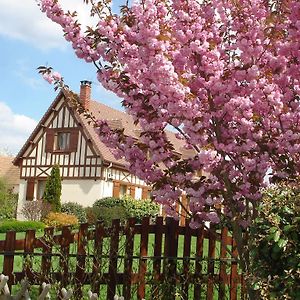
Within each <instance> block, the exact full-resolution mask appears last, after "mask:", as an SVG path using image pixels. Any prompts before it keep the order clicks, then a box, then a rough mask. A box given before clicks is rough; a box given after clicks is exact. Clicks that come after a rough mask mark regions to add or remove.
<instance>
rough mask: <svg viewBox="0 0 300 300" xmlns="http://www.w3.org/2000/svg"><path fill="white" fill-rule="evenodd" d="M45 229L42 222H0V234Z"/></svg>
mask: <svg viewBox="0 0 300 300" xmlns="http://www.w3.org/2000/svg"><path fill="white" fill-rule="evenodd" d="M44 228H45V224H44V223H43V222H38V221H17V220H5V221H1V222H0V232H1V233H3V232H7V231H9V230H14V231H17V232H23V231H26V230H29V229H35V230H41V229H44Z"/></svg>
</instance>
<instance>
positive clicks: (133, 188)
mask: <svg viewBox="0 0 300 300" xmlns="http://www.w3.org/2000/svg"><path fill="white" fill-rule="evenodd" d="M130 196H131V197H132V198H133V199H135V186H134V185H131V186H130Z"/></svg>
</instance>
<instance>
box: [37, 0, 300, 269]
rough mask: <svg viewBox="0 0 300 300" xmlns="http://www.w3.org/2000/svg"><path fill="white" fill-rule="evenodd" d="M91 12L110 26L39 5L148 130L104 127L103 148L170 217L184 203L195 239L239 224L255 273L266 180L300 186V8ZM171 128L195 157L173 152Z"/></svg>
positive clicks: (152, 4)
mask: <svg viewBox="0 0 300 300" xmlns="http://www.w3.org/2000/svg"><path fill="white" fill-rule="evenodd" d="M84 2H86V4H89V5H91V15H92V16H93V17H96V18H98V19H99V22H98V24H97V26H96V27H95V28H87V29H86V31H83V29H82V28H81V26H80V24H79V23H78V21H76V13H70V12H64V11H63V10H62V8H61V7H60V5H59V3H58V1H57V0H39V3H40V7H41V10H42V11H43V12H45V13H46V14H47V16H48V17H49V18H50V19H52V20H53V21H54V22H57V23H59V24H60V25H61V26H62V29H63V31H64V35H65V38H66V40H67V41H70V43H71V44H72V46H73V48H74V51H75V53H76V55H77V56H78V57H79V58H81V59H84V60H85V61H86V62H88V63H93V64H94V65H95V67H96V70H97V75H98V77H97V78H98V80H99V82H101V84H102V85H103V86H104V87H106V88H107V89H109V90H111V91H112V92H114V93H115V94H116V95H117V96H119V97H120V98H122V99H123V100H122V104H123V106H124V107H125V109H126V111H127V112H128V113H129V114H130V115H132V116H133V118H134V120H135V122H136V124H138V125H139V126H140V127H141V129H142V130H141V133H140V138H139V139H133V138H132V137H128V136H125V135H124V134H123V131H122V130H111V129H110V128H109V126H108V124H107V123H106V122H105V121H103V120H98V121H97V124H96V127H97V130H98V131H99V138H100V139H101V140H102V141H103V142H104V143H105V144H106V145H108V146H109V147H111V148H112V149H113V151H114V154H115V156H116V157H125V158H126V160H127V161H128V162H129V164H130V170H131V172H133V173H134V174H136V175H137V176H139V177H140V178H141V179H143V180H145V181H146V182H147V183H149V184H153V185H154V189H155V192H154V197H155V200H156V201H157V202H158V203H161V204H163V205H165V207H166V208H167V211H168V213H169V214H170V215H172V214H174V212H175V210H174V207H175V204H176V202H178V201H179V202H180V200H179V196H180V195H181V193H182V191H184V192H185V193H186V194H187V196H188V198H189V207H188V208H187V209H188V210H189V212H190V214H191V217H192V222H191V226H192V227H195V228H196V227H198V226H200V224H201V223H203V221H208V222H211V223H218V222H220V220H230V222H231V225H232V228H233V234H234V237H235V239H236V241H237V245H238V251H239V255H240V257H241V258H242V259H241V263H242V267H243V269H244V271H246V272H247V271H248V267H249V266H248V263H247V261H248V260H247V255H248V254H247V244H246V242H244V240H243V238H242V231H243V228H245V227H247V225H248V224H249V223H251V220H252V219H253V218H254V216H255V208H256V207H257V204H258V202H259V200H260V199H261V188H262V187H264V185H265V177H266V175H267V173H268V172H269V173H270V174H269V177H270V180H276V179H279V178H287V179H289V180H292V179H293V178H295V177H297V176H298V175H299V150H300V131H299V130H300V107H299V102H300V1H299V0H272V1H268V0H252V1H237V0H211V1H209V0H203V1H199V0H142V1H136V2H134V3H133V4H132V5H130V6H129V5H128V3H127V4H125V5H124V6H122V7H121V10H120V13H119V14H114V13H113V12H112V10H111V7H110V2H109V0H102V1H99V2H94V1H93V0H85V1H84ZM51 72H52V71H49V72H48V73H47V74H46V75H47V76H48V79H50V81H51V80H52V79H51V78H52V77H51V74H52V73H51ZM49 76H50V77H49ZM55 76H56V77H57V76H58V74H55ZM167 126H170V127H172V128H173V130H175V131H176V137H177V139H178V140H183V141H184V143H185V147H186V149H190V150H191V151H190V153H192V154H191V155H190V157H188V158H185V159H183V158H182V157H180V155H178V153H175V152H174V144H172V143H171V142H170V140H169V139H168V136H167V134H166V131H165V129H166V127H167ZM200 170H202V171H203V172H204V173H205V176H198V177H197V176H195V174H196V173H197V172H198V171H200ZM220 207H221V209H220ZM217 208H219V209H217Z"/></svg>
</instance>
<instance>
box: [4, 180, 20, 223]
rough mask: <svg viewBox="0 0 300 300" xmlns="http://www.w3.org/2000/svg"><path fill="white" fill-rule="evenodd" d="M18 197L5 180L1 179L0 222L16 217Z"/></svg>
mask: <svg viewBox="0 0 300 300" xmlns="http://www.w3.org/2000/svg"><path fill="white" fill-rule="evenodd" d="M17 203H18V195H17V194H14V193H13V192H12V191H11V190H10V189H9V188H8V186H7V184H6V182H5V180H4V179H3V178H0V220H5V219H13V218H15V217H16V212H17Z"/></svg>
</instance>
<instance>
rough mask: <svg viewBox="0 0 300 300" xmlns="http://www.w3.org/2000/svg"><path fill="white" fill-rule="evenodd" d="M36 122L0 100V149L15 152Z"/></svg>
mask: <svg viewBox="0 0 300 300" xmlns="http://www.w3.org/2000/svg"><path fill="white" fill-rule="evenodd" d="M36 124H37V122H36V121H35V120H33V119H31V118H29V117H27V116H24V115H19V114H15V113H14V112H13V111H12V110H11V109H10V107H9V106H7V105H6V104H5V103H4V102H0V150H6V151H9V152H10V153H12V154H16V153H17V152H18V151H19V150H20V149H21V147H22V146H23V144H24V143H25V141H26V140H27V138H28V137H29V135H30V134H31V132H32V131H33V129H34V128H35V126H36Z"/></svg>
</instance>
